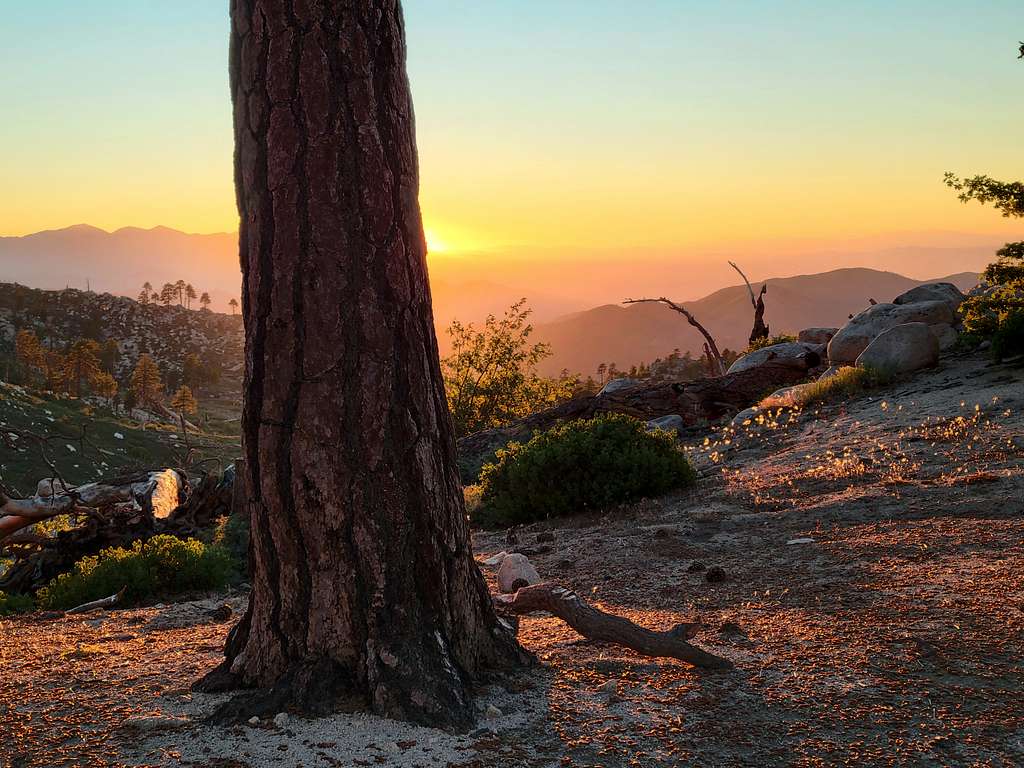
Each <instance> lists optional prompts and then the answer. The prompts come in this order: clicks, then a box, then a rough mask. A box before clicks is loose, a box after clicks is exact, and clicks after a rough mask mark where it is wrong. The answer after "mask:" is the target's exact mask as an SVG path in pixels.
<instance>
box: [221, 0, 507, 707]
mask: <svg viewBox="0 0 1024 768" xmlns="http://www.w3.org/2000/svg"><path fill="white" fill-rule="evenodd" d="M231 22H232V40H231V85H232V93H233V98H234V124H235V141H236V154H235V172H236V189H237V195H238V208H239V213H240V216H241V231H240V250H241V262H242V272H243V283H244V285H243V302H242V304H243V315H244V319H245V329H246V376H245V387H244V408H243V432H244V449H245V451H244V452H245V462H244V464H243V465H242V466H243V478H242V481H243V482H244V483H245V494H246V500H247V506H248V508H249V514H250V518H251V522H252V547H253V551H252V562H253V574H252V577H253V592H252V597H251V599H250V604H249V609H248V612H247V613H246V615H245V617H244V618H243V620H242V622H241V623H240V624H239V625H238V627H236V628H235V629H234V630H233V632H232V634H231V636H230V637H229V640H228V646H227V660H226V662H225V665H224V667H222V668H221V669H220V670H219V671H218V672H217V673H216V674H213V675H211V676H210V677H209V678H208V679H207V681H206V684H205V687H206V688H208V689H209V688H217V687H221V688H222V687H225V686H227V685H234V684H239V685H243V686H249V687H258V688H264V689H270V688H273V689H274V696H275V697H277V700H280V699H281V697H282V696H285V697H289V696H290V700H291V701H292V702H293V703H296V704H297V705H299V706H305V707H308V708H315V709H330V708H331V706H332V703H333V704H336V703H338V702H340V701H343V700H344V701H349V702H351V701H352V700H353V699H354V698H355V699H360V700H362V701H364V702H365V703H366V704H367V705H368V706H370V707H371V708H372V710H373V711H375V712H377V713H379V714H382V715H386V716H389V717H394V718H400V719H407V720H412V721H417V722H423V723H431V724H446V725H455V726H465V725H468V724H469V722H471V720H472V714H473V709H472V705H471V702H470V699H469V697H468V695H467V691H468V687H469V686H470V685H471V684H472V683H473V682H474V681H475V680H477V679H479V678H481V677H482V676H483V675H485V673H487V672H489V671H495V670H501V669H507V668H509V667H511V666H513V665H517V664H519V663H521V662H522V661H524V659H525V656H524V654H523V652H522V651H521V649H520V648H519V646H518V645H517V643H516V641H515V638H514V636H513V635H512V633H511V632H510V631H509V630H508V628H507V627H505V626H504V625H503V624H502V623H501V622H500V621H499V620H498V618H497V616H496V615H495V613H494V610H493V607H492V605H491V600H490V596H489V594H488V591H487V588H486V585H485V583H484V580H483V577H482V576H481V575H480V573H479V570H478V569H477V567H476V564H475V562H474V560H473V557H472V553H471V551H470V545H469V531H468V526H467V521H466V517H465V514H464V509H463V501H462V492H461V488H460V485H459V480H458V474H457V469H456V456H455V440H454V436H453V431H452V427H451V423H450V418H449V415H448V411H447V406H446V401H445V395H444V387H443V382H442V379H441V372H440V366H439V363H438V353H437V341H436V339H435V337H434V330H433V320H432V312H431V306H430V294H429V288H428V285H427V271H426V263H425V255H426V246H425V243H424V237H423V228H422V222H421V218H420V211H419V204H418V200H417V195H418V186H419V180H418V170H417V158H416V147H415V136H414V126H413V112H412V103H411V98H410V93H409V83H408V80H407V77H406V73H405V38H404V29H403V23H402V16H401V8H400V5H399V3H398V2H397V0H333V1H325V2H321V3H307V2H301V1H300V0H232V3H231ZM282 691H283V693H282Z"/></svg>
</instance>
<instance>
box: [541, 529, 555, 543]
mask: <svg viewBox="0 0 1024 768" xmlns="http://www.w3.org/2000/svg"><path fill="white" fill-rule="evenodd" d="M554 540H555V534H553V533H552V532H551V531H541V532H540V533H538V534H537V543H538V544H545V543H550V542H552V541H554Z"/></svg>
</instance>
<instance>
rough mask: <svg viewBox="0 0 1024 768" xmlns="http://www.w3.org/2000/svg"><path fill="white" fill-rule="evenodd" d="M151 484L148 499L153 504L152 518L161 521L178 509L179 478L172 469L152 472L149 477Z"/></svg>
mask: <svg viewBox="0 0 1024 768" xmlns="http://www.w3.org/2000/svg"><path fill="white" fill-rule="evenodd" d="M149 480H150V483H152V484H153V488H152V490H151V491H150V492H149V499H150V501H151V502H152V504H153V517H155V518H157V519H158V520H163V519H164V518H166V517H168V516H169V515H170V514H171V512H173V511H174V510H175V509H177V508H178V492H179V489H180V488H181V477H180V476H179V475H178V473H177V472H175V471H174V470H173V469H165V470H163V471H162V472H152V473H150V476H149Z"/></svg>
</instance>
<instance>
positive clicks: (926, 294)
mask: <svg viewBox="0 0 1024 768" xmlns="http://www.w3.org/2000/svg"><path fill="white" fill-rule="evenodd" d="M964 298H965V297H964V295H963V293H961V292H960V289H959V288H957V287H956V286H955V285H953V284H952V283H925V284H924V285H919V286H917V287H916V288H911V289H910V290H909V291H907V292H905V293H901V294H900V295H899V296H897V297H896V298H895V299H893V300H892V303H893V304H917V303H919V302H922V301H944V302H946V303H947V304H948V305H949V306H950V308H951V309H952V310H953V311H954V312H956V311H957V309H959V307H960V304H961V303H962V302H963V300H964Z"/></svg>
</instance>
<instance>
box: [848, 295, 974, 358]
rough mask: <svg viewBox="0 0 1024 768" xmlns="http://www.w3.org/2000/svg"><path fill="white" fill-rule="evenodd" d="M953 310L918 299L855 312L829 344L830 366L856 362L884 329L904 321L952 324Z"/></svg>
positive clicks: (876, 305) (946, 305)
mask: <svg viewBox="0 0 1024 768" xmlns="http://www.w3.org/2000/svg"><path fill="white" fill-rule="evenodd" d="M955 322H956V313H955V312H954V311H953V310H952V309H950V305H949V304H948V303H946V302H944V301H921V302H917V303H915V304H875V305H874V306H873V307H868V308H867V309H865V310H864V311H863V312H861V313H860V314H859V315H856V316H855V317H854V318H853V319H851V320H850V322H848V323H847V324H846V325H844V326H843V327H842V328H840V329H839V332H838V333H837V334H836V335H835V336H833V337H832V341H830V342H829V343H828V359H829V362H831V364H832V365H841V364H843V363H845V364H847V365H850V364H852V363H854V362H856V360H857V358H858V357H859V356H860V353H861V352H863V351H864V350H865V349H867V347H868V344H870V343H871V342H872V341H874V340H875V338H877V337H878V335H879V334H881V333H882V332H883V331H887V330H889V329H890V328H895V327H896V326H897V325H905V324H907V323H927V324H929V325H934V324H937V323H949V324H952V323H955Z"/></svg>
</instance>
